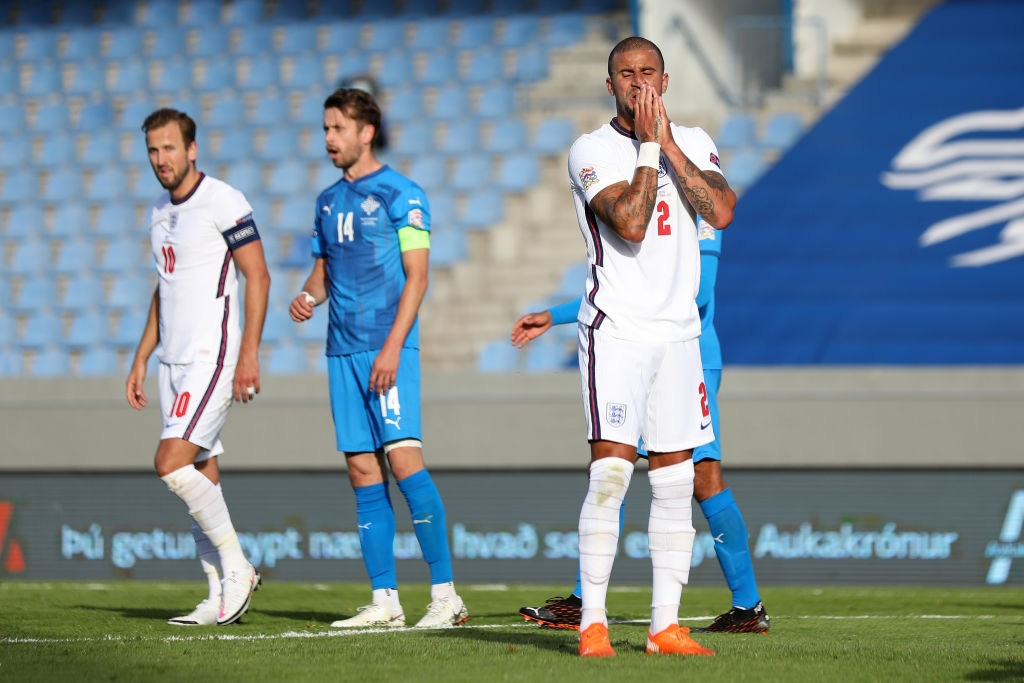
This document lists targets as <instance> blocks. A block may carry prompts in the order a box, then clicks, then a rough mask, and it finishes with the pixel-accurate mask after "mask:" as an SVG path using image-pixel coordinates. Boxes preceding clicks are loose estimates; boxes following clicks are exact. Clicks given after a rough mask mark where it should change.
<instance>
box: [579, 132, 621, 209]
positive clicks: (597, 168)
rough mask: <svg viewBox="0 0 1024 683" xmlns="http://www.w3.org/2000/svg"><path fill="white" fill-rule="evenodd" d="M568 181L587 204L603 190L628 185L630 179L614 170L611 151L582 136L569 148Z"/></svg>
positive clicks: (591, 138) (593, 139) (613, 159)
mask: <svg viewBox="0 0 1024 683" xmlns="http://www.w3.org/2000/svg"><path fill="white" fill-rule="evenodd" d="M631 170H632V169H631ZM569 181H570V182H571V183H572V186H573V188H574V189H576V190H578V191H579V192H581V193H582V194H583V196H584V197H586V200H587V202H588V203H589V202H590V200H591V199H593V198H594V197H595V196H596V195H597V193H598V192H600V191H601V190H603V189H604V188H606V187H609V186H611V185H614V184H616V183H621V182H623V181H625V182H627V183H628V182H629V181H630V178H626V177H624V176H623V175H622V170H621V168H620V169H617V168H616V164H615V155H614V153H613V152H612V150H610V149H609V148H608V147H607V146H606V145H604V144H602V143H601V142H600V141H599V140H597V139H596V138H594V137H593V136H589V135H584V136H583V137H581V138H579V139H578V140H576V142H574V143H573V145H572V147H570V148H569Z"/></svg>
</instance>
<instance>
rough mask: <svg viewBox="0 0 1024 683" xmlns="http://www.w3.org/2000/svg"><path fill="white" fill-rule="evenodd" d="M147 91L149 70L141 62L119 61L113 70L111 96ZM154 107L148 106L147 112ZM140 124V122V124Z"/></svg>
mask: <svg viewBox="0 0 1024 683" xmlns="http://www.w3.org/2000/svg"><path fill="white" fill-rule="evenodd" d="M148 89H149V69H148V68H147V66H146V63H145V62H143V61H141V60H134V61H121V62H118V63H117V67H116V68H115V69H114V80H113V83H112V85H111V86H110V88H109V89H108V90H109V94H111V95H135V94H141V93H143V92H145V91H147V90H148ZM154 109H156V107H153V106H150V109H149V111H153V110H154ZM140 123H141V122H140Z"/></svg>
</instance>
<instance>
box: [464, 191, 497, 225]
mask: <svg viewBox="0 0 1024 683" xmlns="http://www.w3.org/2000/svg"><path fill="white" fill-rule="evenodd" d="M504 218H505V202H504V200H503V199H502V196H501V193H500V192H498V191H497V190H492V189H487V190H482V191H479V192H476V193H474V194H471V195H470V196H469V197H468V198H467V199H466V204H465V206H464V207H463V209H462V215H461V216H460V217H459V224H460V225H461V226H462V227H464V228H467V229H469V230H486V229H487V228H490V227H492V226H494V225H496V224H498V223H500V222H501V221H502V220H503V219H504Z"/></svg>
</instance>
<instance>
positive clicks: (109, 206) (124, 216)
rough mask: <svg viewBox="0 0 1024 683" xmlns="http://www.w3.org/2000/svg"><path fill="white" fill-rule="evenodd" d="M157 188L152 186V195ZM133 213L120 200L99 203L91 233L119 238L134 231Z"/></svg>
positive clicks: (154, 194) (154, 195) (155, 192)
mask: <svg viewBox="0 0 1024 683" xmlns="http://www.w3.org/2000/svg"><path fill="white" fill-rule="evenodd" d="M156 195H157V190H156V189H155V188H154V190H153V197H156ZM134 223H135V213H134V211H133V210H132V208H131V207H130V206H128V205H127V204H122V203H121V202H105V203H103V204H101V205H100V207H99V212H98V214H97V216H96V227H95V229H94V230H93V233H92V234H93V235H95V236H97V237H110V238H120V237H121V236H122V235H129V234H131V233H133V232H135V231H136V228H139V227H140V226H136V225H135V224H134Z"/></svg>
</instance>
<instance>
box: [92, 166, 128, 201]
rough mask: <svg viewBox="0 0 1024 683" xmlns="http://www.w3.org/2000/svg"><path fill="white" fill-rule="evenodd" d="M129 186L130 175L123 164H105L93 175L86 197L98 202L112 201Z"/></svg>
mask: <svg viewBox="0 0 1024 683" xmlns="http://www.w3.org/2000/svg"><path fill="white" fill-rule="evenodd" d="M127 186H128V177H127V176H126V175H125V172H124V168H123V167H122V166H120V165H116V166H115V165H111V166H104V167H102V168H100V169H98V170H97V172H96V173H95V174H94V175H93V176H92V180H91V182H90V183H89V189H88V190H87V191H86V193H85V198H86V199H88V200H90V201H96V202H106V201H111V200H114V199H117V198H118V197H120V196H121V194H122V193H123V192H124V188H125V187H127Z"/></svg>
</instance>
